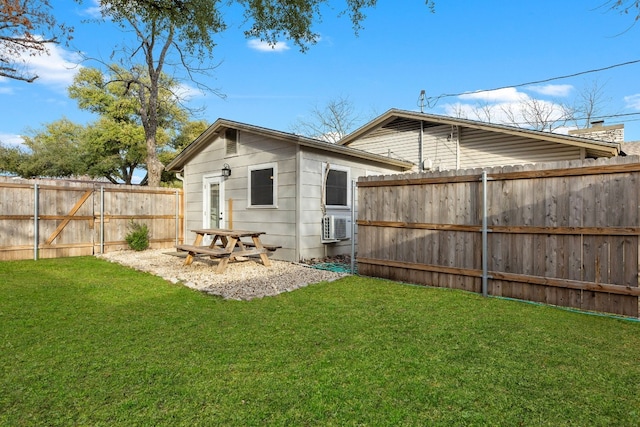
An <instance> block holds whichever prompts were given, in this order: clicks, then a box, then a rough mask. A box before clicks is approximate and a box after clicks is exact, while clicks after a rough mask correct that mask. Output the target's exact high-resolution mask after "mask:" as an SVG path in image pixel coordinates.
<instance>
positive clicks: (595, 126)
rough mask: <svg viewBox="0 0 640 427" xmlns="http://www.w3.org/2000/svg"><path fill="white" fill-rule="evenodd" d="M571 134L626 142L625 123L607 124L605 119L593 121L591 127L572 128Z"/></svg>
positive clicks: (600, 139)
mask: <svg viewBox="0 0 640 427" xmlns="http://www.w3.org/2000/svg"><path fill="white" fill-rule="evenodd" d="M569 135H570V136H577V137H579V138H589V139H596V140H598V141H605V142H624V125H623V124H620V125H610V126H605V125H604V120H596V121H593V122H591V127H590V128H587V129H572V130H570V131H569Z"/></svg>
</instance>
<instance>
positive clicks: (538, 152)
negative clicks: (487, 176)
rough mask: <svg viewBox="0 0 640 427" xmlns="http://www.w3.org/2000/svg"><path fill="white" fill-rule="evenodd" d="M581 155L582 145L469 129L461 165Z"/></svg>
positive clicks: (507, 163)
mask: <svg viewBox="0 0 640 427" xmlns="http://www.w3.org/2000/svg"><path fill="white" fill-rule="evenodd" d="M576 159H580V148H578V147H572V146H569V145H564V144H556V143H552V142H545V141H538V140H534V139H529V138H522V137H515V136H510V135H500V134H494V133H489V132H481V131H475V130H471V129H465V131H464V134H463V141H462V143H461V144H460V167H461V168H463V169H466V168H476V167H488V166H506V165H515V164H525V163H541V162H552V161H562V160H576Z"/></svg>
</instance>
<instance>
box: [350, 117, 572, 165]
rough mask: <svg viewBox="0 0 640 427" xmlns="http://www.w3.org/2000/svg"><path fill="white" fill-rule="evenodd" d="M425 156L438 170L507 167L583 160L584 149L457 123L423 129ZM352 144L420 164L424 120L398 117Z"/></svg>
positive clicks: (425, 126)
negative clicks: (467, 126) (421, 123)
mask: <svg viewBox="0 0 640 427" xmlns="http://www.w3.org/2000/svg"><path fill="white" fill-rule="evenodd" d="M422 140H423V159H424V160H425V162H426V164H430V165H431V167H432V168H433V169H435V170H447V169H461V168H475V167H488V166H504V165H515V164H525V163H542V162H550V161H563V160H578V159H581V158H582V156H581V150H580V148H579V147H574V146H570V145H565V144H557V143H553V142H546V141H539V140H537V139H532V138H527V137H522V136H515V135H507V134H500V133H496V132H489V131H486V130H478V129H471V128H464V129H461V128H459V127H457V126H450V125H435V126H427V125H426V124H425V125H424V128H423V135H422ZM349 146H350V147H353V148H357V149H360V150H366V151H370V152H373V153H376V154H382V155H389V156H391V157H394V158H402V159H404V160H409V161H412V162H414V163H415V164H416V166H415V167H414V168H413V171H414V172H415V171H418V168H419V163H420V122H419V121H415V120H412V121H410V120H405V119H402V120H401V119H397V120H394V121H393V122H392V123H390V124H387V125H385V126H383V127H380V128H379V129H376V130H375V131H373V132H371V133H370V134H368V135H367V136H365V137H363V138H362V139H359V140H356V141H353V142H352V143H350V144H349Z"/></svg>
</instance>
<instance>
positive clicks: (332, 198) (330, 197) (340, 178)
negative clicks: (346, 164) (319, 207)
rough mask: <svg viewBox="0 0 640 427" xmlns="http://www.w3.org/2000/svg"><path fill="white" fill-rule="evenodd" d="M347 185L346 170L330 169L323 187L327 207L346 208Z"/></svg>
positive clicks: (347, 175)
mask: <svg viewBox="0 0 640 427" xmlns="http://www.w3.org/2000/svg"><path fill="white" fill-rule="evenodd" d="M348 185H349V173H348V172H347V171H346V170H340V169H330V170H329V173H328V174H327V183H326V187H325V188H326V194H325V197H326V199H325V200H326V204H327V206H348V198H349V186H348Z"/></svg>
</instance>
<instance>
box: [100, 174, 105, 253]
mask: <svg viewBox="0 0 640 427" xmlns="http://www.w3.org/2000/svg"><path fill="white" fill-rule="evenodd" d="M100 253H101V254H104V185H103V186H101V187H100Z"/></svg>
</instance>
